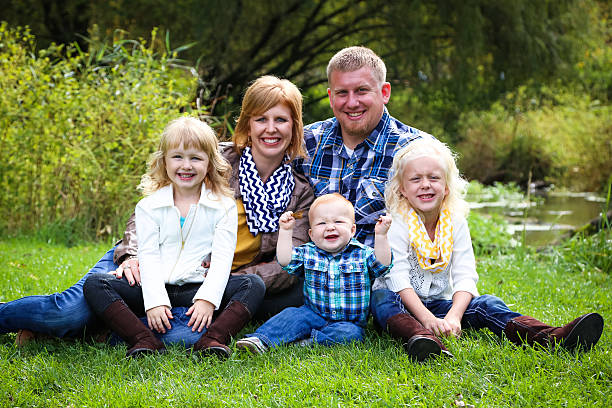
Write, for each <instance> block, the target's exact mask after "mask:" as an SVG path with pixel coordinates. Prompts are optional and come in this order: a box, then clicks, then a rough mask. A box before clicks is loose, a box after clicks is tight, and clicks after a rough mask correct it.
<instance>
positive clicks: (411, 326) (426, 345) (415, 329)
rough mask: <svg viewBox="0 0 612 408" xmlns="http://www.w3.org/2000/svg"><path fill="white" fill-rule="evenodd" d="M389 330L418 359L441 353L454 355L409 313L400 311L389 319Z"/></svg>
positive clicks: (409, 353)
mask: <svg viewBox="0 0 612 408" xmlns="http://www.w3.org/2000/svg"><path fill="white" fill-rule="evenodd" d="M387 330H388V331H389V333H390V334H391V336H393V337H396V338H399V339H400V340H401V341H402V344H403V346H404V349H405V350H406V352H408V355H409V356H410V357H412V358H414V359H415V360H416V361H424V360H426V359H427V358H429V356H432V355H439V354H444V355H446V356H449V357H453V355H452V354H451V353H450V352H449V351H448V350H447V349H446V347H444V344H442V342H441V341H440V339H438V338H437V337H436V335H435V334H433V333H432V332H431V331H429V330H427V329H426V328H425V327H423V325H422V324H421V323H420V322H419V321H418V320H417V319H415V318H414V317H413V316H412V315H410V314H408V313H399V314H396V315H395V316H391V317H390V318H389V319H387Z"/></svg>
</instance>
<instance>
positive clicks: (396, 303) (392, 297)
mask: <svg viewBox="0 0 612 408" xmlns="http://www.w3.org/2000/svg"><path fill="white" fill-rule="evenodd" d="M371 299H372V300H371V303H370V306H371V310H372V314H373V315H374V321H375V322H376V323H377V324H378V325H379V326H380V327H382V328H383V329H385V330H386V328H387V319H389V318H390V317H391V316H395V315H396V314H399V313H409V312H408V311H407V310H406V309H405V307H404V304H403V303H402V300H401V298H400V296H399V294H397V293H395V292H392V291H390V290H387V289H381V290H375V291H373V292H372V298H371ZM423 305H425V307H426V308H427V309H429V311H430V312H431V313H433V315H434V316H436V317H437V318H440V319H442V318H444V316H446V313H448V311H449V310H450V308H451V306H452V305H453V301H452V300H429V301H427V300H425V301H423ZM518 316H521V314H520V313H516V312H513V311H512V310H510V309H509V308H508V306H506V304H505V303H504V302H503V301H502V300H501V299H500V298H498V297H496V296H492V295H482V296H477V297H475V298H473V299H472V301H471V302H470V304H469V305H468V307H467V309H466V310H465V313H464V314H463V318H462V319H461V326H462V327H464V328H466V327H471V328H473V329H482V328H484V327H486V328H488V329H489V330H491V331H492V332H493V333H495V334H496V335H498V336H501V335H502V333H503V331H504V328H505V327H506V323H508V321H510V320H511V319H514V318H515V317H518Z"/></svg>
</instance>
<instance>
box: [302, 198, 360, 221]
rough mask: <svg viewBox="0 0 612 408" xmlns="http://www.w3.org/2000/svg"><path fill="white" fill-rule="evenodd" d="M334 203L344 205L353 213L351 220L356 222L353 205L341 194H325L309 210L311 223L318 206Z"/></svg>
mask: <svg viewBox="0 0 612 408" xmlns="http://www.w3.org/2000/svg"><path fill="white" fill-rule="evenodd" d="M332 202H338V203H342V205H344V206H345V207H346V209H347V210H348V211H349V212H350V213H351V218H352V219H353V222H355V207H353V204H352V203H351V202H350V201H349V200H347V199H346V198H345V197H344V196H343V195H342V194H339V193H330V194H323V195H322V196H319V197H317V198H316V199H315V200H314V201H313V202H312V204H310V209H309V210H308V217H309V221H312V218H311V217H312V214H314V210H316V208H317V207H318V206H320V205H321V204H327V203H332Z"/></svg>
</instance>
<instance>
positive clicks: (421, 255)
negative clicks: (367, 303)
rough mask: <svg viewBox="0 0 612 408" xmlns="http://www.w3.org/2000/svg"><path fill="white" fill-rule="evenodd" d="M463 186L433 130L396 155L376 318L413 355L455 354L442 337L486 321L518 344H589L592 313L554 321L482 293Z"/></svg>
mask: <svg viewBox="0 0 612 408" xmlns="http://www.w3.org/2000/svg"><path fill="white" fill-rule="evenodd" d="M466 186H467V182H466V181H465V180H464V179H463V178H462V177H461V175H460V174H459V170H458V169H457V165H456V163H455V155H454V154H453V152H452V151H451V150H450V149H449V148H448V146H446V145H445V144H444V143H442V142H440V141H438V140H437V139H434V138H433V137H432V138H421V139H417V140H415V141H413V142H411V143H410V144H409V145H408V146H406V147H405V148H403V149H402V150H400V151H399V152H398V153H397V154H396V156H395V157H394V160H393V166H392V169H391V177H390V181H389V184H388V185H387V188H386V189H385V201H386V205H387V211H388V212H389V213H390V214H391V216H392V217H393V223H392V224H391V228H390V229H389V232H388V239H389V243H390V245H391V248H392V250H393V258H394V265H393V268H392V269H391V272H390V273H389V274H388V275H387V276H386V277H384V278H379V279H378V280H377V281H376V283H375V285H374V287H373V289H374V290H373V293H372V298H371V299H372V300H371V302H372V303H371V308H372V314H373V315H374V319H375V322H376V323H377V324H378V325H380V327H382V328H383V329H385V330H387V331H388V332H389V333H390V334H391V336H393V337H395V338H398V339H400V340H401V342H402V345H403V346H404V348H405V350H406V351H407V353H408V354H409V355H410V356H411V357H412V358H414V359H416V360H417V361H423V360H425V359H427V358H428V357H430V356H432V355H438V354H444V355H448V356H452V354H451V353H450V352H449V351H448V350H447V349H446V348H445V347H444V344H443V343H442V342H441V341H440V336H456V337H458V336H460V335H461V331H462V329H463V328H464V327H471V328H474V329H481V328H488V329H489V330H491V331H492V332H493V333H495V334H496V335H498V336H502V335H505V336H506V337H507V338H508V339H509V340H510V341H512V342H514V343H515V344H523V343H528V344H533V343H539V344H542V345H549V344H553V343H559V344H560V345H562V346H563V347H565V348H567V349H574V348H576V347H581V348H583V349H589V348H591V347H592V346H594V345H595V343H597V341H598V340H599V337H600V336H601V333H602V331H603V318H602V317H601V316H600V315H599V314H597V313H587V314H585V315H582V316H580V317H578V318H577V319H575V320H573V321H572V322H570V323H568V324H566V325H564V326H561V327H552V326H548V325H546V324H544V323H542V322H540V321H538V320H536V319H534V318H532V317H529V316H524V315H521V314H520V313H517V312H514V311H512V310H510V309H509V308H508V306H506V304H505V303H504V302H503V301H502V300H501V299H499V298H497V297H495V296H492V295H479V293H478V289H477V287H476V284H477V282H478V273H477V272H476V262H475V259H474V251H473V249H472V241H471V238H470V232H469V228H468V224H467V221H466V219H465V217H466V216H467V213H468V205H467V202H466V201H465V200H464V198H463V195H464V191H465V188H466Z"/></svg>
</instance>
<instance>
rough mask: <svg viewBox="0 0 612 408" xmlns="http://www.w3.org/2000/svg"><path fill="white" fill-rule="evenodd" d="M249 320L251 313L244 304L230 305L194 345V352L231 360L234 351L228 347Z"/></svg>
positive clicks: (235, 303)
mask: <svg viewBox="0 0 612 408" xmlns="http://www.w3.org/2000/svg"><path fill="white" fill-rule="evenodd" d="M249 320H251V313H250V312H249V310H248V309H247V308H246V306H245V305H244V304H242V303H240V302H236V301H234V302H232V303H230V304H229V305H228V306H227V307H226V308H225V309H224V310H223V311H222V312H221V314H220V315H219V316H218V317H217V318H216V319H215V321H214V322H213V323H212V324H211V325H210V327H209V328H208V330H207V331H206V333H204V334H203V335H202V337H200V340H198V341H197V342H196V343H195V344H194V345H193V351H194V352H199V353H200V354H204V355H216V356H217V357H219V358H223V359H225V358H229V357H230V356H231V355H232V351H231V350H230V348H229V347H227V343H229V341H230V337H232V336H235V335H236V334H237V333H238V332H239V331H240V330H241V329H242V328H243V327H244V325H245V324H247V322H248V321H249Z"/></svg>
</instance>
